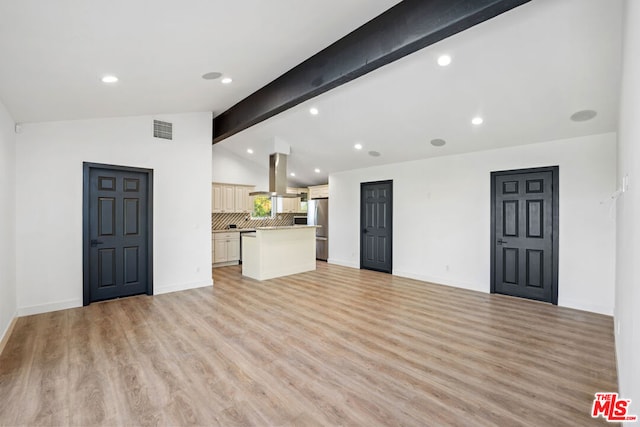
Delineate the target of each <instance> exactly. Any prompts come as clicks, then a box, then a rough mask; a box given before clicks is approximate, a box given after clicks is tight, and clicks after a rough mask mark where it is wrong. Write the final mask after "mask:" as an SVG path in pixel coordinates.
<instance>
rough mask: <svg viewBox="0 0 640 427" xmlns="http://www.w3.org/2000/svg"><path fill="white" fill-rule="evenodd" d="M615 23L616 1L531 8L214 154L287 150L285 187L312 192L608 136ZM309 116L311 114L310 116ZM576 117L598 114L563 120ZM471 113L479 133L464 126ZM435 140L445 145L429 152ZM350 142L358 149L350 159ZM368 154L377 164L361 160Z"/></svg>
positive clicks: (283, 117)
mask: <svg viewBox="0 0 640 427" xmlns="http://www.w3.org/2000/svg"><path fill="white" fill-rule="evenodd" d="M621 23H622V4H621V2H620V1H604V0H534V1H532V2H530V3H527V4H525V5H523V6H521V7H518V8H516V9H514V10H512V11H510V12H507V13H505V14H503V15H500V16H498V17H496V18H494V19H492V20H490V21H487V22H484V23H482V24H480V25H478V26H476V27H473V28H471V29H469V30H467V31H465V32H463V33H460V34H458V35H456V36H453V37H451V38H449V39H446V40H444V41H442V42H440V43H437V44H435V45H433V46H430V47H427V48H425V49H423V50H421V51H418V52H416V53H414V54H412V55H410V56H408V57H405V58H403V59H401V60H399V61H396V62H394V63H392V64H389V65H387V66H385V67H383V68H380V69H378V70H376V71H374V72H372V73H370V74H368V75H366V76H363V77H361V78H359V79H357V80H355V81H352V82H350V83H348V84H346V85H344V86H341V87H339V88H337V89H334V90H332V91H330V92H327V93H325V94H323V95H320V96H319V97H317V98H314V99H312V100H310V101H308V102H305V103H304V104H301V105H299V106H297V107H295V108H293V109H291V110H288V111H286V112H284V113H281V114H280V115H278V116H276V117H273V118H271V119H269V120H268V121H266V122H263V123H261V124H258V125H256V126H254V127H252V128H249V129H247V130H245V131H243V132H241V133H239V134H237V135H234V136H232V137H231V138H228V139H227V140H224V141H222V142H221V143H219V144H216V145H215V146H214V149H228V150H231V151H233V152H235V153H236V154H238V155H240V156H243V157H245V158H249V159H252V160H253V161H255V162H257V163H258V164H260V165H263V166H266V165H267V164H268V159H267V156H268V154H269V152H270V151H272V148H273V139H274V137H277V138H278V139H280V140H283V141H286V142H287V143H289V144H290V145H291V147H292V148H291V156H290V157H289V162H288V164H289V170H290V171H293V172H295V173H296V178H295V179H290V182H291V183H292V184H294V183H303V184H313V183H321V182H326V179H327V178H326V177H327V173H332V172H338V171H344V170H349V169H354V168H361V167H368V166H374V165H379V164H386V163H394V162H401V161H408V160H415V159H420V158H427V157H434V156H443V155H449V154H457V153H464V152H470V151H478V150H486V149H493V148H500V147H506V146H512V145H520V144H531V143H536V142H544V141H550V140H554V139H560V138H569V137H575V136H581V135H587V134H596V133H603V132H609V131H615V129H616V128H617V117H618V112H617V110H618V99H619V79H620V66H621ZM443 53H447V54H449V55H450V56H451V57H452V58H453V61H452V63H451V65H450V66H448V67H446V68H443V67H439V66H438V65H437V63H436V60H437V58H438V56H439V55H440V54H443ZM311 106H315V107H317V108H318V109H319V110H320V114H319V115H318V116H311V115H310V114H309V112H308V111H309V108H310V107H311ZM583 109H592V110H596V111H597V112H598V115H597V116H596V118H595V119H593V120H591V121H588V122H582V123H576V122H572V121H571V120H570V119H569V117H570V116H571V115H572V114H573V113H574V112H576V111H578V110H583ZM476 115H480V116H482V117H483V118H484V124H483V125H481V126H477V127H476V126H473V125H472V124H471V119H472V118H473V117H474V116H476ZM434 138H442V139H444V140H446V141H447V144H446V145H445V146H444V147H442V148H435V147H433V146H431V144H430V141H431V140H432V139H434ZM356 142H360V143H362V145H363V146H364V149H363V150H362V151H360V152H358V151H356V150H354V148H353V146H354V144H355V143H356ZM218 146H220V147H218ZM249 147H250V148H252V149H253V150H254V151H255V153H254V154H253V155H249V154H247V153H246V149H247V148H249ZM370 150H375V151H378V152H380V153H381V154H382V155H381V156H380V157H377V158H374V157H370V156H369V155H367V152H368V151H370ZM314 168H319V169H321V171H322V172H321V173H320V174H315V173H314V172H313V169H314Z"/></svg>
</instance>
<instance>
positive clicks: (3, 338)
mask: <svg viewBox="0 0 640 427" xmlns="http://www.w3.org/2000/svg"><path fill="white" fill-rule="evenodd" d="M17 320H18V313H14V314H13V318H12V319H11V322H9V324H8V325H7V327H6V328H5V330H4V331H2V334H1V335H0V354H2V351H3V350H4V348H5V346H6V345H7V342H9V338H11V333H13V328H14V326H16V321H17Z"/></svg>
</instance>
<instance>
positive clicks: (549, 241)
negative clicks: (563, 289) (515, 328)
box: [491, 167, 558, 304]
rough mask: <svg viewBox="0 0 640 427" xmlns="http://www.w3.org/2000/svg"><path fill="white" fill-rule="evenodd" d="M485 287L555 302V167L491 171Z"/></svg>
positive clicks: (556, 234)
mask: <svg viewBox="0 0 640 427" xmlns="http://www.w3.org/2000/svg"><path fill="white" fill-rule="evenodd" d="M491 185H492V189H491V199H492V212H491V222H492V226H491V228H492V230H491V237H492V243H491V292H495V293H501V294H506V295H512V296H517V297H523V298H529V299H534V300H538V301H545V302H550V303H553V304H557V303H558V167H548V168H536V169H525V170H516V171H505V172H493V173H492V174H491Z"/></svg>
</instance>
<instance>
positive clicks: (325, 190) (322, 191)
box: [309, 184, 329, 199]
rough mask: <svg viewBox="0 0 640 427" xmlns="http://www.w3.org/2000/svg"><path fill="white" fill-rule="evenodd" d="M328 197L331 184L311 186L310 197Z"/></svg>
mask: <svg viewBox="0 0 640 427" xmlns="http://www.w3.org/2000/svg"><path fill="white" fill-rule="evenodd" d="M327 197H329V184H325V185H314V186H313V187H309V198H310V199H324V198H327Z"/></svg>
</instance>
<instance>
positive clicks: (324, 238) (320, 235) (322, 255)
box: [307, 199, 329, 261]
mask: <svg viewBox="0 0 640 427" xmlns="http://www.w3.org/2000/svg"><path fill="white" fill-rule="evenodd" d="M307 224H309V225H319V227H318V228H316V258H317V259H319V260H322V261H326V260H327V258H329V199H313V200H309V203H308V210H307Z"/></svg>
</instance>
